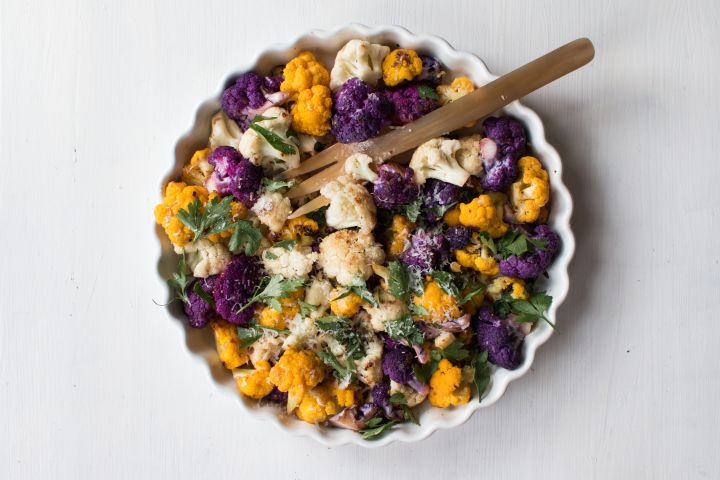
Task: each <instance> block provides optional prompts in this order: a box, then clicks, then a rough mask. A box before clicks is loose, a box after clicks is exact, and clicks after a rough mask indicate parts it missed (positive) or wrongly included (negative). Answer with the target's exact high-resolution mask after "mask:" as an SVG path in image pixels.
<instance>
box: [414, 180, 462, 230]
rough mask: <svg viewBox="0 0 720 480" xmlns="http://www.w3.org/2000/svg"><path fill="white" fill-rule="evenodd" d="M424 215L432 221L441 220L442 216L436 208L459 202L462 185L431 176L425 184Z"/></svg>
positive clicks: (423, 194) (423, 193)
mask: <svg viewBox="0 0 720 480" xmlns="http://www.w3.org/2000/svg"><path fill="white" fill-rule="evenodd" d="M422 197H423V207H425V208H424V209H423V215H424V216H425V218H426V219H427V221H429V222H430V223H436V222H439V221H440V219H441V218H442V215H440V214H439V213H440V212H438V211H437V210H436V209H437V207H446V206H448V205H452V204H454V203H457V202H458V200H459V199H460V187H458V186H457V185H453V184H452V183H448V182H443V181H442V180H437V179H435V178H430V179H428V180H427V181H426V182H425V185H423V191H422Z"/></svg>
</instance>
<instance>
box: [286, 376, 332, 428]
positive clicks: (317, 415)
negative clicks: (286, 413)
mask: <svg viewBox="0 0 720 480" xmlns="http://www.w3.org/2000/svg"><path fill="white" fill-rule="evenodd" d="M339 411H340V407H339V406H338V404H337V402H336V398H335V395H334V392H333V386H332V384H330V383H327V382H325V383H324V384H322V385H320V386H319V387H315V388H313V389H312V390H309V391H308V392H306V393H305V394H304V395H303V397H302V400H301V401H300V404H299V405H298V408H297V410H296V411H295V415H297V417H298V418H299V419H300V420H302V421H303V422H307V423H321V422H324V421H325V420H327V419H328V418H329V417H330V416H332V415H335V414H336V413H338V412H339Z"/></svg>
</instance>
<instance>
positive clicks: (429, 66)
mask: <svg viewBox="0 0 720 480" xmlns="http://www.w3.org/2000/svg"><path fill="white" fill-rule="evenodd" d="M420 60H422V72H420V75H418V76H417V77H415V80H417V81H420V82H429V83H432V84H433V85H437V84H438V83H440V82H441V81H442V77H443V76H444V75H445V71H444V70H443V69H442V64H440V61H439V60H438V59H437V58H435V57H431V56H430V55H420Z"/></svg>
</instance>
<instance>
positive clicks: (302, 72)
mask: <svg viewBox="0 0 720 480" xmlns="http://www.w3.org/2000/svg"><path fill="white" fill-rule="evenodd" d="M329 83H330V74H329V73H328V71H327V69H326V68H325V67H324V66H323V65H322V64H321V63H320V62H318V61H317V59H316V58H315V55H313V54H312V53H310V52H300V53H299V54H298V56H297V57H295V58H293V59H292V60H290V61H289V62H288V63H287V65H285V68H284V69H283V82H282V83H281V84H280V90H281V91H283V92H288V93H289V94H290V95H291V99H292V100H295V99H296V98H297V95H298V94H299V93H300V92H302V91H303V90H307V89H308V88H311V87H313V86H314V85H325V86H326V87H327V86H328V84H329ZM265 115H266V116H270V115H267V112H266V113H265Z"/></svg>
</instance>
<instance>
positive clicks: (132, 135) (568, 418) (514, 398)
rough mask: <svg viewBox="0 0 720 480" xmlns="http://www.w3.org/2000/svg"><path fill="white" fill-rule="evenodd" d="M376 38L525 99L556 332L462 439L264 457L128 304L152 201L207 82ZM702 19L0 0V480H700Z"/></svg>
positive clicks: (708, 384)
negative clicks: (542, 173) (321, 35)
mask: <svg viewBox="0 0 720 480" xmlns="http://www.w3.org/2000/svg"><path fill="white" fill-rule="evenodd" d="M348 21H358V22H361V23H367V24H381V23H396V24H402V25H404V26H406V27H407V28H409V29H410V30H412V31H414V32H418V33H434V34H437V35H439V36H442V37H444V38H446V39H447V40H448V41H449V42H450V43H452V44H453V45H454V46H455V47H457V48H460V49H464V50H469V51H472V52H475V53H477V54H478V55H480V56H481V57H482V58H483V59H484V60H485V61H486V62H487V64H488V66H489V68H490V69H491V70H492V71H493V72H495V73H504V72H506V71H508V70H509V69H511V68H514V67H515V66H517V65H519V64H521V63H522V62H524V61H526V60H527V59H528V58H533V57H535V56H537V55H540V54H542V53H544V52H545V51H547V50H548V49H551V48H554V47H555V46H557V45H561V44H562V43H564V42H567V41H569V40H572V39H573V38H577V37H581V36H587V37H589V38H591V39H592V41H593V42H594V44H595V46H596V49H597V55H596V58H595V60H594V61H593V63H592V64H591V65H590V66H588V67H586V68H584V69H582V70H581V71H579V72H577V73H576V74H574V75H573V76H571V77H569V78H567V79H563V80H560V81H559V82H556V83H554V84H552V85H549V86H548V87H547V88H545V89H543V90H542V91H540V92H537V93H534V94H532V95H530V96H529V97H528V98H527V99H526V103H527V104H528V105H529V106H530V107H532V108H534V109H535V110H536V111H537V112H538V113H539V114H540V116H541V117H542V118H543V119H544V121H545V125H546V131H547V136H548V139H549V141H550V142H551V143H552V144H553V145H554V146H555V147H556V148H557V150H558V151H559V152H560V155H561V156H562V157H563V160H564V165H565V180H566V183H567V184H568V186H569V188H570V189H571V191H572V192H573V194H574V198H575V203H576V210H575V215H574V217H573V227H574V230H575V233H576V236H577V240H578V250H577V255H576V259H575V260H574V262H573V264H572V266H571V280H572V286H571V291H570V296H569V298H568V300H567V302H566V303H565V304H564V305H563V307H562V308H561V309H560V311H559V317H558V320H559V331H558V334H557V335H555V336H554V337H553V338H552V340H551V341H550V342H549V343H548V344H547V345H545V346H544V347H543V348H542V349H541V350H540V351H539V353H538V356H537V358H536V361H535V364H534V367H533V370H532V373H530V374H528V375H527V376H526V377H524V378H522V379H521V380H520V381H518V382H516V383H514V384H512V385H511V386H510V388H509V390H508V392H507V393H506V395H505V396H504V397H503V399H502V400H501V401H500V402H498V403H497V404H496V405H494V406H493V407H491V408H488V409H484V410H482V411H479V412H477V413H476V415H475V416H474V417H473V418H472V419H471V420H470V421H469V422H467V423H466V424H465V425H463V426H462V427H459V428H457V429H454V430H450V431H441V432H438V433H436V434H435V435H433V436H432V437H431V438H430V439H428V440H426V441H424V442H421V443H417V444H411V445H404V444H394V445H391V446H390V447H387V448H384V449H382V450H380V451H366V450H361V449H358V448H355V447H344V448H338V449H328V448H325V447H322V446H320V445H318V444H315V443H314V442H312V441H309V440H305V439H297V438H290V437H287V436H286V435H284V434H282V433H280V432H278V431H275V430H274V429H272V428H271V427H269V426H268V425H265V424H263V423H261V422H259V421H256V420H254V419H252V418H248V417H246V416H245V415H244V414H243V413H241V412H240V410H239V409H237V408H235V407H236V403H235V402H233V401H231V400H230V399H228V398H226V397H225V396H221V395H216V393H217V388H216V385H215V384H214V383H213V381H212V380H211V378H210V377H209V375H208V374H207V369H206V368H204V367H201V366H199V365H198V364H197V363H194V362H190V361H189V360H188V356H187V354H186V353H185V344H184V337H183V335H182V333H181V332H180V331H179V329H177V328H175V326H174V325H172V324H170V322H172V320H171V319H169V318H168V316H167V314H166V312H165V310H164V309H162V308H158V307H156V306H155V305H154V304H153V303H152V301H151V300H152V299H156V300H162V299H163V297H164V294H165V292H164V291H163V290H162V288H161V287H160V286H159V284H158V282H157V281H156V280H155V267H156V261H157V258H156V256H157V247H156V245H155V242H156V240H155V237H154V235H153V225H152V214H151V212H152V207H153V205H154V204H155V203H156V202H157V200H158V181H159V179H160V178H162V176H163V175H165V174H166V172H167V171H168V169H169V167H170V166H171V164H172V161H173V146H174V143H175V141H176V139H177V138H178V137H179V135H180V134H182V133H183V132H185V131H186V130H187V129H188V128H189V127H190V125H191V118H192V115H193V113H194V111H195V108H196V106H197V104H199V103H200V102H201V101H202V100H204V99H205V98H207V97H208V96H209V95H212V94H213V93H214V92H215V91H216V89H217V88H218V84H219V82H220V80H221V79H222V78H223V77H224V75H225V74H226V73H227V72H228V71H231V70H233V69H235V68H236V67H237V66H239V65H242V64H244V63H245V62H247V61H249V60H250V59H251V58H252V57H253V56H254V55H255V53H256V52H258V51H259V50H261V49H263V48H264V47H265V46H267V45H268V44H270V43H273V42H278V41H283V42H284V41H288V40H290V39H292V38H293V37H294V36H295V35H297V34H300V33H301V32H303V31H305V30H308V29H310V28H313V27H317V28H331V27H333V26H335V25H337V24H341V23H345V22H348ZM719 44H720V6H719V4H718V3H717V2H715V1H712V0H707V1H694V2H683V1H680V2H678V1H669V0H659V1H654V2H651V1H649V0H647V1H642V2H640V1H638V2H625V1H620V0H602V1H595V2H573V1H569V0H560V1H552V2H550V1H535V2H518V1H504V2H498V1H492V2H491V1H474V0H456V1H454V2H442V3H441V2H437V1H434V2H432V1H425V0H412V1H411V0H401V1H396V2H387V1H385V0H365V1H363V2H338V1H333V2H331V1H315V2H307V1H305V2H304V1H297V0H295V1H286V0H275V1H274V2H273V3H272V12H271V14H269V13H268V11H267V6H266V5H264V4H261V3H257V2H256V3H249V2H236V1H229V0H228V1H214V2H179V1H172V2H171V1H168V0H162V1H156V2H139V1H129V2H91V1H89V0H88V1H80V0H66V1H62V2H58V1H52V2H51V1H38V0H29V1H27V2H21V1H19V0H2V1H1V2H0V55H1V58H0V68H1V74H0V82H1V83H0V92H1V93H0V135H1V136H0V164H1V169H0V220H1V221H2V227H1V228H0V251H2V252H3V254H4V255H3V262H2V265H3V269H2V275H0V427H2V435H0V478H3V479H6V478H7V479H22V478H31V479H36V478H37V479H40V478H62V479H77V478H132V477H134V478H173V479H177V478H228V477H231V476H242V477H243V478H250V479H254V478H264V477H265V476H268V477H271V476H272V477H278V478H288V479H296V478H297V479H313V480H314V479H325V478H327V479H338V478H343V479H350V478H398V479H401V478H413V479H418V478H457V479H465V478H554V479H560V478H568V479H575V478H584V479H591V478H598V479H603V478H632V479H639V478H648V479H650V478H652V479H661V478H673V479H675V478H689V479H690V478H691V479H695V478H719V477H720V456H718V455H717V444H718V441H719V440H720V413H719V412H720V410H718V408H717V402H718V399H720V382H719V381H718V379H719V378H720V362H718V360H717V357H718V356H717V352H718V347H720V329H718V325H717V320H718V318H717V317H718V315H717V310H718V306H720V305H719V304H720V250H719V249H718V248H717V243H718V237H719V236H720V194H719V193H718V188H717V181H718V178H720V163H719V162H718V161H717V158H716V157H717V152H718V151H720V140H719V138H720V137H719V136H718V134H717V132H718V131H720V117H718V115H717V112H718V111H720V96H718V94H717V81H716V78H717V77H718V75H719V74H720V65H718V61H717V58H718V55H717V46H718V45H719Z"/></svg>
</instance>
